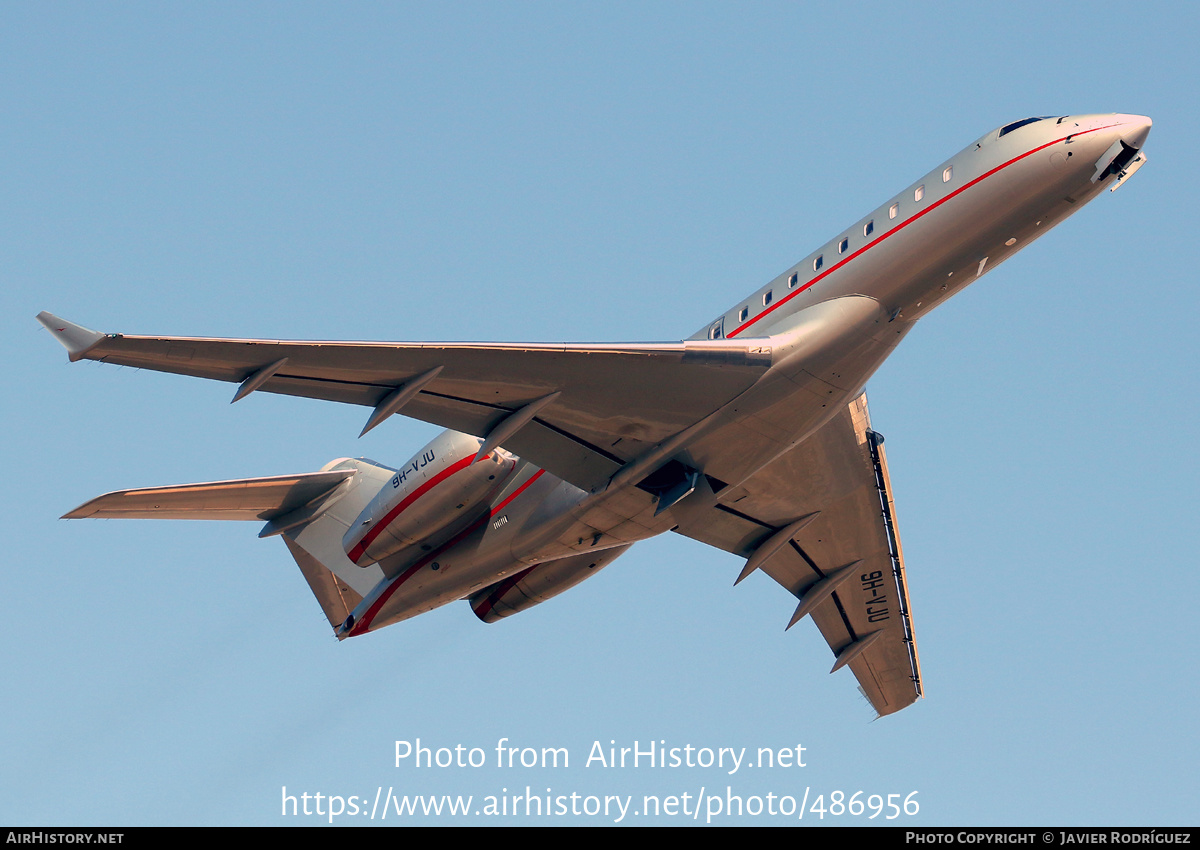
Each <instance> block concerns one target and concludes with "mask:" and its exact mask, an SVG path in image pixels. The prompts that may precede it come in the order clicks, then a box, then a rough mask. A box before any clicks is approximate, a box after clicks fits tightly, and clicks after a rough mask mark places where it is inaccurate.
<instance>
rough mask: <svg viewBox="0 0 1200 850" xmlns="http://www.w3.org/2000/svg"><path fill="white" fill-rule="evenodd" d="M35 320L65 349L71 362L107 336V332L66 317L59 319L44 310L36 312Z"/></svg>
mask: <svg viewBox="0 0 1200 850" xmlns="http://www.w3.org/2000/svg"><path fill="white" fill-rule="evenodd" d="M37 320H38V321H39V322H41V323H42V327H44V328H45V329H46V330H48V331H50V333H51V334H53V335H54V338H55V339H56V340H58V341H59V342H60V343H61V344H62V347H63V348H65V349H66V350H67V356H68V357H69V358H70V359H71V362H72V363H74V362H75V361H76V360H82V359H83V358H84V357H85V356H86V355H87V353H88V352H89V351H91V350H92V349H93V348H95V347H96V344H97V343H99V342H100V340H102V339H104V338H105V337H106V336H107V334H102V333H100V332H98V331H93V330H89V329H87V328H85V327H82V326H81V325H76V324H72V323H71V322H68V321H67V320H66V319H60V318H59V317H58V316H56V315H54V314H53V313H47V312H46V311H45V310H43V311H42V312H40V313H38V314H37Z"/></svg>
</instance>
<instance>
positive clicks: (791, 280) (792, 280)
mask: <svg viewBox="0 0 1200 850" xmlns="http://www.w3.org/2000/svg"><path fill="white" fill-rule="evenodd" d="M799 280H800V275H798V274H796V273H795V272H792V276H791V277H789V278H788V289H791V288H792V287H793V286H795V285H796V283H797V282H798V281H799Z"/></svg>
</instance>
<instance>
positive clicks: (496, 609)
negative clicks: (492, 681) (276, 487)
mask: <svg viewBox="0 0 1200 850" xmlns="http://www.w3.org/2000/svg"><path fill="white" fill-rule="evenodd" d="M632 545H633V544H632V543H627V544H625V545H624V546H614V547H613V548H611V549H602V550H601V551H599V552H584V553H582V554H579V555H572V556H571V557H569V558H562V559H560V560H557V561H548V562H546V563H544V564H537V565H536V566H532V567H530V568H529V569H527V570H522V571H521V572H519V573H516V574H515V575H511V576H509V577H508V578H506V579H505V580H504V581H499V582H496V583H495V584H493V585H492V586H491V587H485V588H484V589H483V590H480V591H479V592H477V593H475V594H473V595H472V596H471V599H470V602H471V610H472V611H474V612H475V616H476V617H478V618H479V619H481V620H483V621H484V622H485V623H494V622H496V621H497V620H500V619H503V618H504V617H507V616H509V615H510V614H516V613H519V612H521V611H524V610H526V609H528V608H532V607H533V606H534V605H537V604H538V603H539V602H545V601H546V600H547V599H550V598H552V597H555V596H558V594H560V593H562V592H563V591H564V590H570V589H571V588H572V587H574V586H575V585H577V584H579V583H580V582H581V581H583V580H584V579H585V578H588V577H589V576H594V575H595V574H596V573H598V572H600V570H602V569H604V568H605V567H606V566H608V565H609V564H611V563H612V562H613V561H615V560H616V559H617V558H618V557H619V556H620V555H622V554H624V553H625V550H626V549H628V548H629V547H630V546H632Z"/></svg>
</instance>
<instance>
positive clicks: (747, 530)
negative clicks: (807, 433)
mask: <svg viewBox="0 0 1200 850" xmlns="http://www.w3.org/2000/svg"><path fill="white" fill-rule="evenodd" d="M681 507H682V506H681ZM681 513H682V512H681ZM677 531H678V532H679V533H680V534H684V535H686V536H688V537H691V538H694V539H696V540H700V541H702V542H704V543H708V544H710V545H712V546H716V547H718V548H720V549H724V550H725V551H727V552H732V553H734V554H735V555H740V556H742V557H744V558H747V559H748V560H747V568H748V569H747V570H745V571H743V575H742V576H741V577H740V578H739V581H740V580H741V578H744V577H745V576H746V575H748V574H749V573H750V572H753V571H754V570H756V569H758V568H759V567H761V569H762V571H763V572H765V573H767V574H768V575H769V576H771V578H773V579H775V581H777V582H778V583H779V584H781V585H783V586H784V587H785V588H787V589H788V590H789V591H791V593H792V594H793V595H795V596H797V597H798V598H799V599H800V604H799V606H798V607H797V609H796V615H794V616H793V619H792V623H795V622H796V621H798V620H799V619H800V618H801V617H803V616H807V615H809V614H811V615H812V617H813V620H814V621H815V622H816V624H817V628H818V629H820V631H821V634H822V635H823V636H824V638H825V640H826V642H827V643H828V644H829V647H830V648H831V649H832V650H833V653H834V655H835V656H836V662H835V665H834V670H837V669H838V668H839V667H841V666H844V665H846V664H848V665H849V667H850V669H851V670H852V671H853V672H854V675H855V677H856V678H857V679H858V682H859V685H860V686H861V687H862V690H863V692H864V693H865V694H866V696H867V698H868V699H869V700H870V702H871V705H872V706H873V707H874V708H875V710H876V711H877V712H878V713H879V714H880V715H884V714H891V713H892V712H895V711H899V710H900V709H901V708H904V707H905V706H906V705H909V704H910V703H912V702H914V701H915V700H916V699H917V698H918V697H919V696H921V674H920V665H919V663H918V659H917V644H916V640H915V638H914V637H913V630H912V617H911V613H910V608H909V603H908V592H907V588H906V582H905V577H904V557H903V554H902V553H901V549H900V538H899V536H898V534H897V533H896V526H895V519H894V516H893V510H892V496H891V483H890V480H889V477H888V470H887V459H886V457H885V455H884V451H883V439H882V438H881V437H879V436H878V435H877V434H875V432H874V431H872V430H871V427H870V418H869V415H868V413H867V398H866V395H860V396H859V397H858V398H857V399H855V400H854V401H852V402H851V403H850V404H849V405H848V406H847V407H846V408H845V409H843V410H842V411H841V412H840V413H839V414H838V415H837V416H835V417H834V418H833V419H832V420H830V421H829V422H828V423H826V424H825V425H824V426H822V428H821V429H820V430H819V431H818V432H817V433H816V434H814V435H813V436H812V437H811V438H809V439H808V440H806V441H805V442H803V443H801V444H800V445H799V446H798V447H796V448H794V449H792V450H791V451H789V452H787V453H785V454H784V455H782V456H780V457H779V458H777V459H776V460H775V461H773V462H772V463H771V464H769V465H768V466H766V467H765V468H763V469H761V470H759V471H758V472H757V473H755V475H754V476H752V477H751V478H750V479H749V480H747V481H745V482H743V483H742V484H741V485H740V486H738V487H735V488H732V489H731V490H730V491H728V492H722V493H721V494H720V501H719V502H718V503H717V504H716V505H715V506H713V507H709V508H706V509H705V510H703V511H702V512H699V513H693V514H691V515H686V516H685V518H684V519H683V521H681V523H680V526H679V528H678V529H677ZM756 552H757V553H758V556H757V557H755V555H756ZM789 628H790V624H789Z"/></svg>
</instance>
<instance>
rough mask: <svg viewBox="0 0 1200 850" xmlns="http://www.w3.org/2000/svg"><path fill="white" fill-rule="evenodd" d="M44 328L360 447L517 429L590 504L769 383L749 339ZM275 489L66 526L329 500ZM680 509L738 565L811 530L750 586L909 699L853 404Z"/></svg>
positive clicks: (536, 458) (866, 684)
mask: <svg viewBox="0 0 1200 850" xmlns="http://www.w3.org/2000/svg"><path fill="white" fill-rule="evenodd" d="M38 318H39V320H40V321H41V322H42V324H43V325H44V326H45V327H47V328H48V329H49V330H50V331H51V332H52V333H53V334H55V336H56V338H57V339H58V340H59V342H61V343H62V344H63V345H64V346H65V347H66V348H67V350H68V352H69V354H70V357H71V359H72V360H80V359H89V360H98V361H103V362H107V363H116V364H120V365H126V366H134V367H138V368H146V369H153V370H156V371H163V372H171V373H176V374H183V375H191V376H196V377H202V378H210V379H215V380H221V381H228V382H232V383H238V384H240V387H239V389H238V390H237V392H236V393H235V396H234V400H235V401H236V400H238V399H239V398H242V397H244V396H245V395H247V394H249V393H250V392H253V391H256V390H263V391H265V392H273V393H283V394H287V395H294V396H302V397H307V398H316V399H325V400H329V401H338V402H343V403H349V404H358V405H364V406H367V407H373V408H374V410H373V411H372V413H371V415H370V416H369V417H368V422H367V426H366V427H367V428H368V429H369V428H371V427H374V425H376V424H378V422H380V421H382V419H383V418H385V417H386V416H387V415H390V414H391V413H393V412H396V411H397V410H399V409H400V408H401V407H402V409H403V413H404V415H406V416H412V417H415V418H417V419H422V420H425V421H427V422H431V423H434V424H437V425H440V426H442V427H445V428H451V429H454V430H457V431H462V432H464V433H469V434H474V435H476V436H479V437H487V436H488V435H489V434H492V433H495V432H498V431H501V430H503V429H504V423H505V422H506V420H509V418H510V417H512V420H520V421H521V422H522V423H523V424H522V426H521V427H519V428H516V429H514V430H513V431H512V433H511V434H509V433H505V436H504V439H503V445H504V447H505V448H506V449H508V450H510V451H513V452H516V453H517V454H519V455H520V456H522V457H523V458H526V459H527V460H529V461H530V462H532V463H534V464H536V465H537V466H539V467H541V468H543V469H545V470H547V471H548V472H550V473H552V474H554V475H556V476H557V477H559V478H561V479H563V480H565V481H568V482H570V483H572V484H574V485H576V486H577V487H580V488H582V489H585V490H593V491H599V490H601V489H603V487H604V486H605V484H606V482H607V481H608V480H609V479H610V478H612V476H613V475H614V474H615V473H617V472H618V471H619V470H621V469H622V467H627V466H629V465H634V464H633V463H631V462H635V461H636V459H638V458H639V457H642V456H644V455H645V454H646V453H647V452H648V451H653V450H654V449H655V447H656V444H661V443H663V442H664V441H668V440H670V439H671V438H673V437H674V436H675V435H680V434H683V433H685V432H686V431H687V430H688V429H689V428H691V427H692V426H694V425H695V424H696V423H698V422H700V421H701V420H703V419H704V418H705V417H707V416H710V415H712V414H713V413H714V411H717V410H719V409H722V408H723V406H724V407H731V405H730V403H731V402H732V401H733V400H734V399H737V398H739V396H740V395H741V394H742V393H745V392H746V391H747V390H748V389H749V388H751V387H753V386H754V385H755V383H756V382H757V381H758V380H759V378H761V377H762V376H763V375H764V374H765V373H766V372H767V370H768V369H769V368H770V366H771V353H770V352H771V349H770V347H769V342H768V341H766V340H752V339H751V340H688V341H685V342H680V343H647V344H629V345H576V344H569V345H568V344H561V345H559V344H504V343H493V344H475V343H366V342H363V343H358V342H287V341H274V340H231V339H209V338H185V337H148V336H125V335H120V334H100V333H97V332H95V331H90V330H88V329H86V328H82V327H80V326H78V325H73V324H71V323H70V322H65V321H64V320H62V319H59V318H58V317H56V316H53V315H52V314H49V313H43V314H41V315H39V317H38ZM523 412H528V415H527V416H523V415H522V414H523ZM364 430H365V429H364ZM729 451H736V446H734V447H730V448H729ZM323 474H325V473H317V474H316V475H323ZM271 481H272V479H253V480H250V481H247V482H214V483H212V484H207V485H191V486H190V488H166V489H161V488H160V489H155V490H139V491H126V492H122V493H113V494H108V495H106V496H102V497H100V499H98V500H93V502H90V503H88V504H87V505H83V506H81V507H80V508H77V509H76V510H75V511H73V512H72V513H71V514H69V515H68V516H126V517H129V516H154V517H160V518H163V517H180V518H195V517H197V516H199V515H200V514H203V515H204V516H205V517H206V518H222V517H227V518H230V519H271V518H272V517H274V516H278V515H280V514H281V513H283V512H284V509H285V508H287V509H292V507H287V506H293V507H294V503H295V504H302V503H305V502H311V501H312V500H313V499H315V498H318V497H319V496H320V492H319V491H320V488H321V487H322V486H325V485H327V484H328V482H324V480H323V479H322V480H320V481H319V480H318V479H317V478H314V477H312V476H308V477H305V476H291V477H290V478H288V479H287V480H286V481H284V480H280V481H277V482H275V483H270V482H271ZM718 483H719V482H718ZM336 484H337V482H336V481H334V482H333V483H332V485H330V486H336ZM714 486H715V485H714ZM168 490H171V491H172V492H168ZM710 492H711V491H710ZM686 501H687V500H684V502H683V503H681V504H680V505H679V508H680V510H679V512H678V514H677V516H678V517H679V526H678V528H677V529H676V530H677V531H678V532H679V533H681V534H684V535H686V536H689V537H692V538H694V539H696V540H700V541H702V542H704V543H707V544H709V545H712V546H716V547H718V548H720V549H724V550H725V551H728V552H732V553H734V554H736V555H739V556H741V557H745V558H750V556H752V555H753V554H754V552H755V551H756V550H758V549H760V547H764V544H766V543H769V542H771V541H772V540H774V541H775V542H778V540H779V535H780V534H781V533H782V532H783V531H784V530H785V529H787V528H788V527H789V526H793V525H796V526H797V527H799V523H798V520H800V519H801V518H803V517H805V516H807V515H810V514H815V516H811V517H809V519H808V521H807V524H804V525H803V528H800V529H799V530H797V531H796V532H795V534H792V535H785V536H787V537H788V538H789V539H788V541H787V543H786V544H785V545H782V546H780V547H779V548H778V549H776V550H775V551H774V552H773V554H771V556H770V557H769V558H767V559H766V560H765V563H763V564H762V571H763V572H766V573H767V574H768V575H770V576H771V577H772V578H773V579H774V580H775V581H776V582H778V583H779V584H781V585H782V586H783V587H785V588H786V589H787V590H788V591H789V592H791V593H792V594H793V596H795V597H797V598H798V599H799V600H800V607H799V608H798V609H797V616H798V617H799V616H801V615H802V616H808V615H811V616H812V618H813V620H814V622H815V623H816V625H817V627H818V629H819V630H820V631H821V634H822V635H823V636H824V638H825V640H826V642H827V643H828V644H829V646H830V648H831V649H832V650H833V653H834V656H835V659H836V664H835V669H836V667H838V666H844V665H848V666H849V667H850V669H851V670H852V671H853V672H854V675H855V676H856V677H857V679H858V681H859V684H860V686H861V688H862V690H863V692H864V693H865V694H866V696H867V698H868V699H869V700H870V702H871V704H872V706H874V708H875V709H876V711H877V712H878V713H879V714H881V715H882V714H890V713H892V712H894V711H898V710H899V709H900V708H903V707H904V706H906V705H908V704H910V703H912V702H913V701H914V700H916V699H917V697H919V696H920V695H921V679H920V669H919V665H918V661H917V650H916V642H915V640H914V639H913V634H912V618H911V615H910V613H909V605H908V595H907V589H906V585H905V578H904V561H903V556H902V553H901V550H900V541H899V537H898V535H897V534H896V531H895V522H894V517H893V512H892V500H891V487H890V482H889V478H888V472H887V461H886V457H885V455H884V452H883V446H882V440H881V439H879V438H877V435H875V434H874V432H873V431H872V430H871V428H870V421H869V417H868V413H867V406H866V397H865V396H859V397H858V398H857V399H855V400H854V401H852V402H851V403H850V404H849V405H848V406H847V407H845V408H843V409H842V410H841V411H840V412H839V413H838V414H837V415H836V416H835V417H834V418H833V419H832V420H830V421H829V422H828V423H826V424H825V425H824V426H822V427H821V428H820V429H819V430H818V431H817V432H816V433H815V434H814V435H813V436H811V437H809V438H808V439H806V440H805V441H804V442H803V443H801V444H800V445H799V446H797V447H795V448H793V449H791V450H789V451H787V452H785V453H784V454H783V455H781V456H780V457H778V458H776V459H775V460H774V461H772V462H770V463H768V464H767V465H766V466H765V467H763V468H761V469H759V470H758V471H757V472H755V473H754V474H753V475H752V476H751V477H750V478H749V479H747V480H746V481H743V482H741V483H740V484H735V485H734V486H731V487H730V486H725V485H721V489H720V491H719V493H718V494H717V495H716V498H715V500H714V501H715V504H713V503H709V504H711V505H712V506H711V507H705V508H702V509H699V510H691V511H689V510H685V509H684V508H685V507H686ZM198 503H200V504H201V508H197V504H198ZM768 548H769V547H768ZM793 619H796V617H794V618H793Z"/></svg>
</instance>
